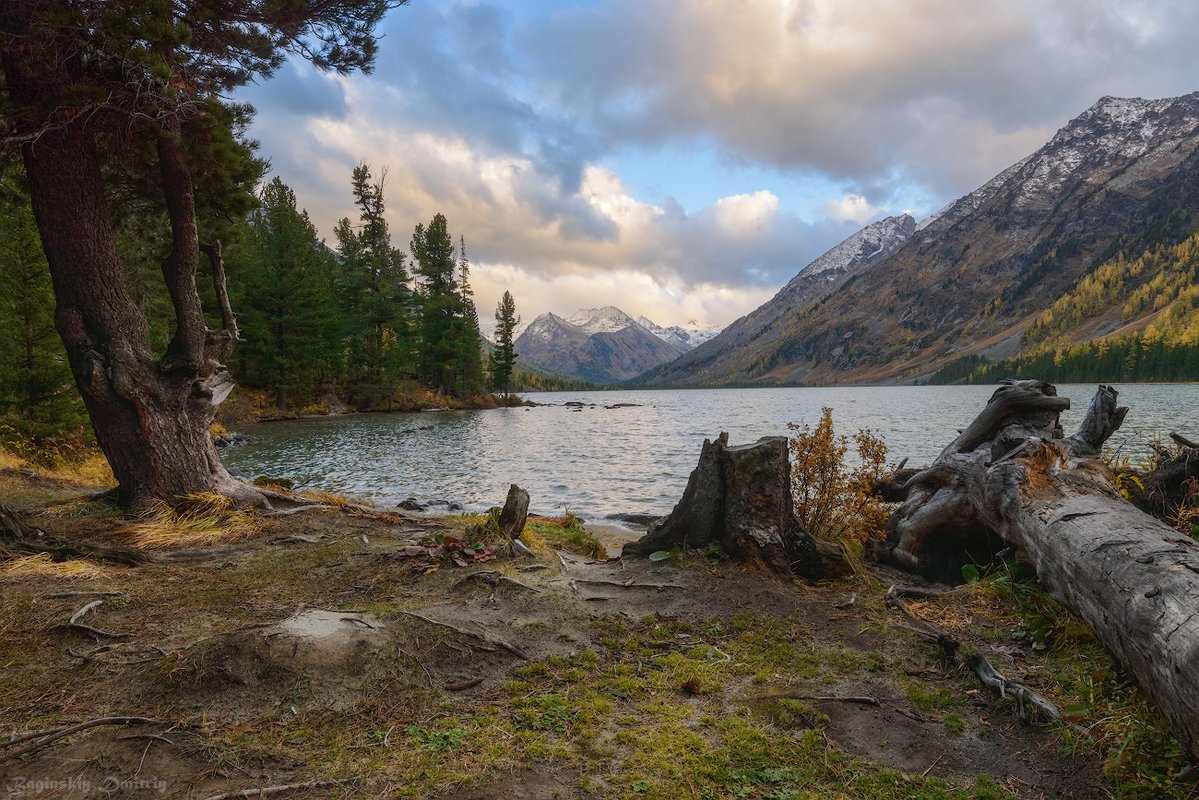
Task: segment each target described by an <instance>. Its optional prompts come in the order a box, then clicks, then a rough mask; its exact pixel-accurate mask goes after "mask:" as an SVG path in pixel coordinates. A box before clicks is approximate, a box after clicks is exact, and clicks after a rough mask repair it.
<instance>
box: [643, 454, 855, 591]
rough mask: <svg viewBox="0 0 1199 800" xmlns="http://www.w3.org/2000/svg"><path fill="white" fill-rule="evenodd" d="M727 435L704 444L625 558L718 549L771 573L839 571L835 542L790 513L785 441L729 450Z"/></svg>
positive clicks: (844, 569) (809, 574)
mask: <svg viewBox="0 0 1199 800" xmlns="http://www.w3.org/2000/svg"><path fill="white" fill-rule="evenodd" d="M728 441H729V440H728V434H727V433H722V434H720V436H719V437H717V439H716V441H709V440H707V439H705V440H704V445H703V448H702V449H701V450H700V455H699V464H698V465H697V466H696V468H695V469H694V470H693V471H692V472H691V477H690V478H688V480H687V488H686V489H685V490H684V491H683V497H682V499H681V500H679V502H678V505H676V506H675V507H674V510H673V511H671V512H670V515H669V516H667V517H666V518H664V519H661V520H658V521H656V522H654V523H653V524H651V525H650V527H649V530H648V531H647V532H646V534H645V536H643V537H642V538H641V539H639V540H638V541H636V542H632V543H630V544H627V545H625V547H624V551H623V553H624V554H625V555H644V554H647V553H652V552H654V551H655V550H669V549H671V548H674V547H693V548H694V547H707V546H709V545H712V544H715V545H719V546H720V547H721V548H722V549H723V550H724V551H725V552H726V553H729V554H730V555H732V556H734V557H736V558H741V559H744V560H748V561H753V562H758V563H761V564H763V565H765V566H766V567H768V568H770V569H771V570H774V571H776V572H779V573H784V574H790V573H791V572H796V573H798V574H800V575H803V576H804V577H807V578H821V577H828V576H830V575H839V574H845V573H846V572H847V571H848V566H847V565H846V563H845V560H844V557H843V556H842V554H841V551H840V549H839V548H838V547H836V546H835V545H832V544H829V543H827V542H822V541H820V540H818V539H816V538H814V537H812V536H810V535H809V534H808V533H807V532H806V531H805V530H804V529H803V526H802V525H801V524H800V522H799V520H798V518H796V516H795V508H794V501H793V500H792V498H791V467H790V460H789V459H788V454H787V440H786V438H785V437H782V436H773V437H767V438H765V439H760V440H758V442H757V443H755V444H748V445H739V446H734V447H730V446H729V443H728Z"/></svg>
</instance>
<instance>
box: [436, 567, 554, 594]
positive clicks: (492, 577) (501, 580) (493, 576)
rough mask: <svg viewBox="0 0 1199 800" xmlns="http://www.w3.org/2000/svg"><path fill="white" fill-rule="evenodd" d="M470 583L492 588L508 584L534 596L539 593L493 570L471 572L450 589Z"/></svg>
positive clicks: (539, 591) (537, 590)
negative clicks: (479, 582)
mask: <svg viewBox="0 0 1199 800" xmlns="http://www.w3.org/2000/svg"><path fill="white" fill-rule="evenodd" d="M471 581H482V582H483V583H486V584H487V585H488V586H493V587H498V586H499V585H500V584H508V585H510V586H517V587H519V588H521V589H526V590H528V591H530V592H534V593H536V594H540V593H541V590H540V589H538V588H536V587H535V586H530V585H529V584H527V583H522V582H521V581H518V580H516V578H509V577H508V576H507V575H501V574H500V573H498V572H495V571H494V570H480V571H479V572H472V573H471V574H469V575H467V576H466V577H465V578H462V579H461V580H459V581H457V582H456V583H454V585H453V586H451V587H450V588H451V589H457V588H458V587H459V586H461V585H462V584H464V583H470V582H471Z"/></svg>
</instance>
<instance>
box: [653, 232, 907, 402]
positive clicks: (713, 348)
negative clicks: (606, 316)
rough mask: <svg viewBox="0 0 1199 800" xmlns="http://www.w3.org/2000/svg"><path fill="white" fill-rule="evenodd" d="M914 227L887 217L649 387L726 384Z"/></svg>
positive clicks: (661, 372) (665, 369) (656, 375)
mask: <svg viewBox="0 0 1199 800" xmlns="http://www.w3.org/2000/svg"><path fill="white" fill-rule="evenodd" d="M915 232H916V221H915V220H914V219H912V217H910V216H908V215H907V214H903V215H901V216H898V217H887V218H886V219H882V220H879V221H878V222H875V223H873V224H871V225H867V226H866V227H865V228H863V229H862V230H860V231H858V232H857V233H855V234H853V235H852V236H850V237H849V238H848V239H846V240H845V241H843V242H841V244H839V245H837V246H836V247H834V248H833V249H831V250H829V251H828V252H827V253H825V254H824V255H822V256H820V257H819V258H817V259H816V260H814V261H812V262H811V263H810V264H808V265H807V266H806V267H804V268H803V269H801V270H800V271H799V274H798V275H796V276H795V277H794V278H792V279H791V281H790V282H789V283H788V284H787V285H786V286H784V287H783V288H782V289H780V290H779V292H778V294H776V295H775V296H774V297H773V298H771V299H770V300H769V301H767V302H766V303H765V304H763V305H761V306H759V307H758V308H757V309H755V310H754V311H752V312H751V313H749V314H747V315H746V316H744V317H741V318H740V319H738V320H737V321H736V322H734V323H733V324H732V325H729V326H728V327H727V328H725V329H724V330H723V331H722V332H721V333H720V334H719V335H718V336H715V337H713V338H712V339H710V340H709V341H707V342H705V343H702V344H701V345H700V346H699V347H696V348H695V349H694V350H692V351H691V352H689V353H687V354H685V355H683V356H682V357H681V358H679V359H678V360H677V361H674V362H671V363H670V364H664V365H663V366H661V367H659V368H657V369H655V370H652V371H651V372H649V373H647V374H646V375H645V376H643V378H642V380H644V381H645V382H651V383H707V382H711V381H719V382H728V380H727V378H725V376H730V375H736V374H738V373H740V372H742V371H743V367H744V365H745V364H746V362H747V360H750V361H752V360H754V359H757V358H759V357H762V355H763V354H766V353H769V352H771V351H772V349H773V348H775V347H777V346H778V344H779V343H780V341H782V339H783V337H784V336H785V335H786V334H787V331H788V328H787V325H786V319H787V317H788V315H789V314H791V313H793V312H794V311H795V310H797V309H801V308H805V307H807V306H808V305H810V304H812V303H814V302H815V301H817V300H819V299H820V298H821V297H824V296H826V295H828V294H830V293H832V292H834V291H836V290H837V289H838V288H839V287H840V286H841V285H843V284H844V283H845V282H846V280H848V279H849V277H850V276H851V275H854V274H856V273H857V272H860V271H861V270H863V269H866V268H868V267H869V266H870V265H871V264H874V263H876V262H877V261H880V260H882V259H884V258H886V257H887V256H888V255H890V254H891V253H892V252H894V251H895V249H896V248H897V247H899V246H900V245H902V244H903V243H904V242H906V241H907V240H908V239H909V238H911V236H912V234H914V233H915Z"/></svg>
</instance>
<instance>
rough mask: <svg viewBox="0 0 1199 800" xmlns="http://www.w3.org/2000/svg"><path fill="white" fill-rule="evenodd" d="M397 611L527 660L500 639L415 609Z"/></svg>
mask: <svg viewBox="0 0 1199 800" xmlns="http://www.w3.org/2000/svg"><path fill="white" fill-rule="evenodd" d="M399 613H401V614H404V615H406V616H409V617H415V618H416V619H419V620H420V621H421V622H424V623H426V624H429V625H434V626H436V627H438V628H446V629H448V630H451V631H453V632H454V633H456V634H458V635H459V636H465V637H466V638H468V639H474V640H476V641H479V642H483V643H484V644H485V645H488V646H491V647H492V648H495V647H498V648H500V649H501V650H507V651H508V652H509V653H511V654H512V655H514V656H516V657H517V658H519V659H520V660H521V661H528V660H529V657H528V656H527V655H525V654H524V653H523V652H521V651H520V650H519V649H518V648H516V647H514V646H512V645H510V644H508V643H507V642H505V641H503V640H501V639H493V638H491V637H490V636H484V635H483V634H481V633H475V632H474V631H468V630H466V629H464V628H459V627H458V626H456V625H451V624H450V623H448V622H442V621H440V620H436V619H433V618H431V617H426V616H425V615H424V614H417V613H416V612H415V611H400V612H399Z"/></svg>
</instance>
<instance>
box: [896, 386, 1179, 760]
mask: <svg viewBox="0 0 1199 800" xmlns="http://www.w3.org/2000/svg"><path fill="white" fill-rule="evenodd" d="M1067 407H1069V401H1068V400H1066V399H1065V398H1059V397H1056V392H1055V390H1054V388H1053V387H1052V386H1051V385H1049V384H1046V383H1042V382H1040V381H1020V382H1009V383H1007V384H1005V385H1004V386H1003V387H1001V388H1000V389H999V390H998V391H996V392H995V394H994V396H992V398H991V401H990V402H989V403H988V404H987V407H986V409H984V411H983V413H982V414H980V415H979V417H978V419H976V420H975V421H974V423H972V424H971V425H970V427H968V428H967V429H966V431H964V432H963V433H962V435H960V436H959V437H958V438H957V439H956V440H955V441H954V443H953V444H951V445H950V446H949V447H947V448H946V449H945V451H944V452H942V453H941V455H940V456H939V457H938V458H937V460H936V461H935V462H934V463H933V465H932V466H931V467H930V468H929V469H928V470H925V471H924V472H921V473H919V474H918V475H916V476H915V477H914V478H912V480H911V482H910V485H909V495H908V499H907V500H906V501H905V503H904V504H903V506H901V507H900V509H899V510H898V511H897V512H896V513H895V514H894V515H893V516H892V519H891V522H890V525H889V536H888V546H889V554H890V556H891V557H892V559H893V560H894V561H895V562H896V563H898V564H900V565H902V566H904V567H907V568H909V569H913V570H919V571H934V572H935V571H936V570H937V569H938V567H939V566H943V565H944V564H945V562H946V560H947V559H948V558H949V556H950V554H951V553H954V552H956V553H957V556H958V564H959V565H960V563H961V561H962V554H963V553H964V552H967V551H969V550H970V548H971V547H973V548H974V553H975V554H976V556H977V554H980V553H985V552H987V551H993V550H994V549H995V548H996V547H999V546H1004V545H1006V546H1011V547H1013V548H1014V549H1015V552H1016V555H1017V557H1018V558H1019V559H1020V560H1021V561H1022V562H1023V563H1026V564H1028V565H1030V566H1031V567H1032V568H1033V569H1034V570H1035V571H1036V575H1037V578H1038V580H1039V581H1040V583H1041V585H1042V586H1043V587H1044V588H1045V590H1046V591H1047V592H1048V593H1049V594H1050V596H1052V597H1053V598H1054V599H1056V600H1058V601H1059V602H1061V603H1062V604H1063V605H1064V606H1066V607H1067V608H1069V609H1070V610H1071V611H1073V612H1074V613H1075V614H1077V615H1078V616H1079V618H1080V619H1082V621H1083V622H1084V623H1086V625H1087V626H1088V627H1089V628H1090V629H1091V631H1092V632H1094V634H1095V636H1096V638H1098V639H1099V641H1100V643H1101V644H1103V646H1104V647H1105V648H1106V649H1107V650H1108V652H1110V653H1111V654H1112V655H1113V656H1114V657H1115V658H1116V659H1117V660H1118V661H1119V662H1120V663H1121V664H1122V665H1123V666H1124V668H1125V669H1126V670H1127V671H1128V673H1129V674H1130V675H1132V676H1133V677H1134V678H1135V679H1136V681H1137V683H1138V684H1140V686H1141V688H1142V689H1143V690H1144V691H1145V693H1146V694H1147V695H1148V696H1149V697H1150V698H1151V699H1152V700H1153V702H1154V703H1155V704H1156V705H1157V707H1158V709H1160V710H1161V712H1162V714H1163V716H1165V718H1166V720H1167V721H1168V722H1169V724H1170V727H1171V729H1172V730H1173V732H1174V734H1175V735H1176V736H1177V737H1178V739H1179V741H1180V742H1182V744H1183V746H1184V747H1186V748H1187V749H1188V750H1189V751H1190V752H1191V754H1192V755H1194V756H1196V757H1199V668H1197V667H1199V542H1195V541H1194V540H1192V539H1190V538H1189V537H1187V536H1183V535H1181V534H1179V533H1178V532H1177V531H1175V530H1174V529H1172V528H1170V527H1168V526H1167V525H1165V524H1164V523H1162V522H1160V521H1158V520H1156V519H1154V518H1153V517H1151V516H1149V515H1147V514H1145V513H1143V512H1142V511H1140V510H1138V509H1137V508H1135V507H1134V506H1133V505H1131V504H1130V503H1128V502H1127V501H1126V500H1125V499H1124V498H1123V497H1122V496H1121V495H1120V493H1119V492H1118V491H1117V490H1116V487H1115V483H1114V480H1113V477H1112V474H1111V472H1110V471H1109V470H1108V468H1107V466H1106V465H1105V464H1104V462H1103V460H1102V459H1101V458H1100V449H1101V448H1102V446H1103V443H1104V442H1105V441H1106V440H1107V438H1108V437H1109V436H1111V434H1112V433H1114V432H1115V431H1116V429H1117V428H1118V427H1119V426H1120V423H1121V422H1122V421H1123V419H1124V415H1125V413H1126V412H1127V409H1125V408H1118V407H1117V406H1116V391H1115V390H1114V389H1111V388H1110V387H1106V386H1101V387H1099V391H1098V392H1097V393H1096V395H1095V398H1094V400H1093V401H1092V402H1091V406H1090V409H1089V410H1088V412H1087V415H1086V418H1085V420H1084V421H1083V424H1082V427H1081V428H1080V429H1079V431H1078V433H1076V434H1074V435H1073V436H1071V437H1069V438H1062V437H1061V434H1060V429H1059V428H1058V425H1057V415H1058V412H1059V411H1061V410H1063V409H1065V408H1067Z"/></svg>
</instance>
